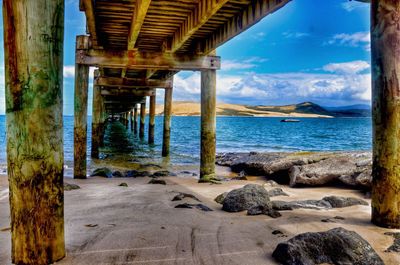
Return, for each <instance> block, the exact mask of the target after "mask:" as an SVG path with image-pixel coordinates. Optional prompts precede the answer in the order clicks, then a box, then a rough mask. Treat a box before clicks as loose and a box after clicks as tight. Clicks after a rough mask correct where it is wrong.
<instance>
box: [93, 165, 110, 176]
mask: <svg viewBox="0 0 400 265" xmlns="http://www.w3.org/2000/svg"><path fill="white" fill-rule="evenodd" d="M90 176H91V177H103V178H112V177H113V172H112V171H111V170H110V169H109V168H106V167H102V168H96V169H95V170H94V171H93V173H92V174H91V175H90Z"/></svg>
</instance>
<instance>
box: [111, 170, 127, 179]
mask: <svg viewBox="0 0 400 265" xmlns="http://www.w3.org/2000/svg"><path fill="white" fill-rule="evenodd" d="M112 176H113V177H114V178H123V177H125V175H124V174H122V173H121V171H114V172H113V173H112Z"/></svg>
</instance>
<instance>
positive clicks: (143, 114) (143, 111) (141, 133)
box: [139, 102, 146, 139]
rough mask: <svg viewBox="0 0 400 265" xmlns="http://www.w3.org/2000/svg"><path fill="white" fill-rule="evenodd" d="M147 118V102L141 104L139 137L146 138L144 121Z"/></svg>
mask: <svg viewBox="0 0 400 265" xmlns="http://www.w3.org/2000/svg"><path fill="white" fill-rule="evenodd" d="M145 119H146V102H144V103H141V104H140V129H139V137H140V138H141V139H143V138H144V123H145Z"/></svg>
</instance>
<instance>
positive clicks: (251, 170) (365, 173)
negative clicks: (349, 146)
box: [217, 152, 372, 189]
mask: <svg viewBox="0 0 400 265" xmlns="http://www.w3.org/2000/svg"><path fill="white" fill-rule="evenodd" d="M371 160H372V159H371V153H369V152H332V153H324V152H319V153H317V152H314V153H313V152H301V153H226V154H219V155H217V164H218V165H223V166H229V167H231V169H232V171H234V172H242V171H244V172H246V173H247V174H251V175H259V176H266V177H267V178H268V179H272V180H275V181H277V182H278V183H281V184H290V185H291V186H292V187H294V186H322V185H330V184H332V183H337V182H340V183H343V184H346V185H349V186H353V187H356V188H362V189H370V187H371V172H372V166H371V165H372V163H371Z"/></svg>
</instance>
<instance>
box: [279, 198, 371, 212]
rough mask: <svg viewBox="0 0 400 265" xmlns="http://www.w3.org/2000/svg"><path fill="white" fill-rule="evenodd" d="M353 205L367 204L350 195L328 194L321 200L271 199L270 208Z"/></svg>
mask: <svg viewBox="0 0 400 265" xmlns="http://www.w3.org/2000/svg"><path fill="white" fill-rule="evenodd" d="M354 205H368V203H367V202H366V201H364V200H361V199H358V198H351V197H339V196H329V197H324V198H323V199H322V200H302V201H290V202H285V201H272V208H273V209H275V210H277V211H287V210H294V209H300V208H303V209H314V210H321V209H332V208H343V207H349V206H354Z"/></svg>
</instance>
